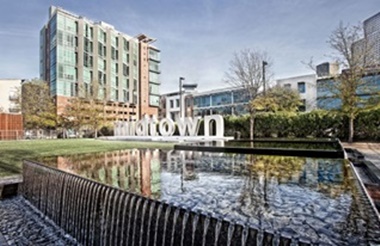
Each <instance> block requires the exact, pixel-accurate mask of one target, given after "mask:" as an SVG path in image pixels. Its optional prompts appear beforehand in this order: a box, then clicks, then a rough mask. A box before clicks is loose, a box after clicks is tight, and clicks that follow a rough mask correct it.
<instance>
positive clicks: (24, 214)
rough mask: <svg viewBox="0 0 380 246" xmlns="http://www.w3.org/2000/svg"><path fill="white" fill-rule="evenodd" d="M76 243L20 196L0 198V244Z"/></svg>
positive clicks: (1, 245) (0, 245)
mask: <svg viewBox="0 0 380 246" xmlns="http://www.w3.org/2000/svg"><path fill="white" fill-rule="evenodd" d="M3 245H58V246H59V245H62V246H63V245H78V243H77V242H76V241H75V239H73V238H72V237H70V236H69V235H68V234H66V233H65V232H64V231H63V230H62V229H60V228H59V227H58V226H56V225H55V224H54V223H53V222H52V221H50V220H48V219H47V218H46V217H45V216H44V215H42V213H40V212H39V211H37V210H36V209H35V208H34V207H32V206H31V205H30V203H29V202H28V201H26V200H25V199H24V198H22V197H21V196H17V197H13V198H8V199H3V200H0V246H3Z"/></svg>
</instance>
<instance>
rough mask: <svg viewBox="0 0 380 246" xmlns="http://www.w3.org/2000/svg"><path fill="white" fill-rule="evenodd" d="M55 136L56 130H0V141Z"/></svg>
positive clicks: (56, 134)
mask: <svg viewBox="0 0 380 246" xmlns="http://www.w3.org/2000/svg"><path fill="white" fill-rule="evenodd" d="M57 136H58V132H57V131H55V130H28V131H16V130H0V141H4V140H22V139H54V138H57Z"/></svg>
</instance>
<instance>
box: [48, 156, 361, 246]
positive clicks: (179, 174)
mask: <svg viewBox="0 0 380 246" xmlns="http://www.w3.org/2000/svg"><path fill="white" fill-rule="evenodd" d="M42 161H43V162H44V163H49V164H50V165H53V166H56V167H58V168H59V169H62V170H65V171H67V172H71V173H76V174H79V175H81V176H84V177H87V178H90V179H93V180H96V181H99V182H102V183H106V184H108V185H112V186H115V187H119V188H121V189H125V190H128V191H131V192H135V193H140V194H142V195H144V196H148V197H151V198H153V199H157V200H161V201H166V202H169V203H173V204H175V205H178V206H181V207H186V208H189V209H192V210H199V211H202V212H204V213H210V214H211V215H213V216H216V217H223V218H228V219H231V220H234V221H238V222H242V223H248V224H250V225H251V226H253V227H258V228H262V229H267V230H271V231H278V232H281V233H285V234H287V235H289V236H296V235H297V236H300V235H301V236H304V237H307V238H310V240H312V241H313V242H323V243H328V244H341V243H342V240H349V241H351V242H352V241H355V242H356V243H358V242H359V241H360V240H361V239H360V236H359V235H360V233H362V232H360V231H359V230H360V227H358V223H363V224H365V223H366V222H365V221H364V220H363V219H358V218H360V216H359V215H358V211H359V210H360V209H359V207H358V206H359V203H358V202H357V200H358V199H356V198H355V197H357V194H356V193H357V190H356V189H355V187H354V185H353V178H352V173H351V172H350V169H349V166H347V165H346V163H345V162H344V161H343V160H338V159H318V158H303V157H285V156H260V155H246V154H226V153H207V152H193V151H174V150H170V151H162V150H137V149H133V150H122V151H115V152H109V153H101V154H95V155H93V154H91V155H89V154H87V155H76V156H63V157H53V158H45V159H44V160H42ZM358 228H359V229H358ZM358 240H359V241H358Z"/></svg>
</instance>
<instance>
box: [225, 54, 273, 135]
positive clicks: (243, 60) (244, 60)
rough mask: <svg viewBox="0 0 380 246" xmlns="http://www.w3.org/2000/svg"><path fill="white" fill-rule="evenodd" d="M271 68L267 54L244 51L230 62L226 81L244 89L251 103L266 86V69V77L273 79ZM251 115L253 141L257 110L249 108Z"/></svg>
mask: <svg viewBox="0 0 380 246" xmlns="http://www.w3.org/2000/svg"><path fill="white" fill-rule="evenodd" d="M270 67H271V59H270V57H269V56H268V55H267V53H266V52H261V51H256V50H250V49H244V50H241V51H240V52H236V53H235V54H234V57H233V59H232V60H231V61H230V66H229V69H228V71H227V72H226V73H225V81H226V82H227V83H229V84H230V85H232V86H234V87H237V88H243V89H244V91H245V93H246V96H247V97H248V99H249V101H250V102H251V101H253V100H254V99H255V98H256V97H257V96H258V95H259V94H260V92H261V90H262V89H263V88H264V86H265V84H264V82H265V81H264V77H263V75H264V74H263V71H265V70H264V69H267V72H265V75H266V77H267V78H269V77H271V73H270ZM267 80H268V79H266V81H267ZM249 105H251V103H250V104H249ZM249 113H250V131H249V133H250V138H251V139H253V135H254V125H255V113H256V109H255V108H254V107H249Z"/></svg>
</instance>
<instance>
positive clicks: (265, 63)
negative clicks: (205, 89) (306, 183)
mask: <svg viewBox="0 0 380 246" xmlns="http://www.w3.org/2000/svg"><path fill="white" fill-rule="evenodd" d="M267 65H268V62H266V61H263V86H264V95H265V66H267Z"/></svg>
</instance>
